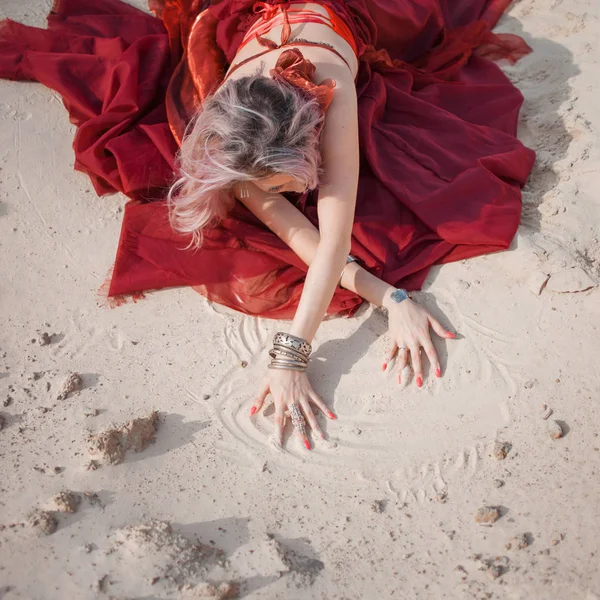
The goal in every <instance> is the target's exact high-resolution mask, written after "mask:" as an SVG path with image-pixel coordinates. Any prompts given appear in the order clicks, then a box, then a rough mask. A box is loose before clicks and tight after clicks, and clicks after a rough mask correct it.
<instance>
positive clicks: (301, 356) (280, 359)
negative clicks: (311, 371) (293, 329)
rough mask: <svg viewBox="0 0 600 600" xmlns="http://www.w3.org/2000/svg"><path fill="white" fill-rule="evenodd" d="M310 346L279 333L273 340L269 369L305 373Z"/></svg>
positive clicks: (297, 338) (294, 337)
mask: <svg viewBox="0 0 600 600" xmlns="http://www.w3.org/2000/svg"><path fill="white" fill-rule="evenodd" d="M311 352H312V346H311V345H310V344H309V343H308V342H307V341H305V340H303V339H302V338H299V337H296V336H295V335H291V334H290V333H284V332H282V331H279V332H278V333H276V334H275V337H274V338H273V348H272V349H271V351H270V352H269V356H270V357H271V358H272V360H271V362H270V363H269V369H291V370H292V371H305V370H306V367H307V366H308V357H309V356H310V353H311Z"/></svg>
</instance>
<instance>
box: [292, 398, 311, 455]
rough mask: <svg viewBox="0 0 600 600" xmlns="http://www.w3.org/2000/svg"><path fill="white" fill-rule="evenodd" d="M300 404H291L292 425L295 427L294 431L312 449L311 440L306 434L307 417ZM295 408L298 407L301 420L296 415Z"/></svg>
mask: <svg viewBox="0 0 600 600" xmlns="http://www.w3.org/2000/svg"><path fill="white" fill-rule="evenodd" d="M300 406H301V405H300V404H296V403H294V404H290V407H289V408H290V418H291V421H292V425H293V427H294V431H295V432H296V435H297V436H298V437H299V438H300V440H301V441H302V443H303V444H304V445H305V446H306V449H307V450H310V442H309V441H308V436H307V435H306V418H305V417H304V415H303V414H302V410H301V408H300ZM294 409H297V412H298V413H299V419H300V420H299V421H298V420H296V418H295V417H294V412H293V411H294Z"/></svg>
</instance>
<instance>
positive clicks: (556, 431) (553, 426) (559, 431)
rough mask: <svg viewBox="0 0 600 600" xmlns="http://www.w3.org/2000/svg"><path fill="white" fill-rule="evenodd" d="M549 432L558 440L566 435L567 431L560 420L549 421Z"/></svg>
mask: <svg viewBox="0 0 600 600" xmlns="http://www.w3.org/2000/svg"><path fill="white" fill-rule="evenodd" d="M548 433H549V434H550V437H551V438H553V439H555V440H558V439H559V438H561V437H563V436H564V435H565V432H564V431H563V428H562V426H561V424H560V423H559V422H558V421H550V422H549V423H548Z"/></svg>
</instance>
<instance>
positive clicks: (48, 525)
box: [27, 509, 58, 535]
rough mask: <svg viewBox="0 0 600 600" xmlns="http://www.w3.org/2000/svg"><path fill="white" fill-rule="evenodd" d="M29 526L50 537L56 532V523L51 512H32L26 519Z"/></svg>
mask: <svg viewBox="0 0 600 600" xmlns="http://www.w3.org/2000/svg"><path fill="white" fill-rule="evenodd" d="M27 521H28V523H29V526H30V527H31V528H33V529H35V530H37V531H38V532H39V533H43V534H45V535H50V534H51V533H54V532H55V531H56V528H57V527H58V521H57V520H56V516H55V515H54V513H53V512H52V511H49V510H39V509H38V510H34V511H33V512H32V513H31V514H30V515H29V517H28V518H27Z"/></svg>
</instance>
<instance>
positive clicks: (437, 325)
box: [429, 316, 456, 340]
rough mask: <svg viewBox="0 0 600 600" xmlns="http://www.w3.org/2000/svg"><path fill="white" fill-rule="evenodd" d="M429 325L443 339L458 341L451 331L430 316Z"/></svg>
mask: <svg viewBox="0 0 600 600" xmlns="http://www.w3.org/2000/svg"><path fill="white" fill-rule="evenodd" d="M429 323H430V325H431V327H432V329H433V330H434V331H435V332H436V333H437V334H438V335H439V336H440V337H442V338H450V339H451V340H454V339H456V336H455V335H454V334H453V333H452V332H451V331H447V330H446V328H445V327H443V326H442V324H441V323H440V322H439V321H438V320H437V319H434V318H433V317H432V316H429Z"/></svg>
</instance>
